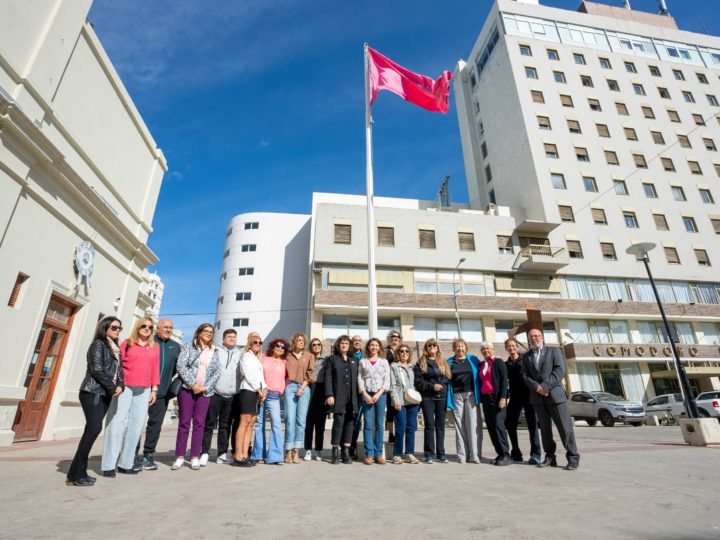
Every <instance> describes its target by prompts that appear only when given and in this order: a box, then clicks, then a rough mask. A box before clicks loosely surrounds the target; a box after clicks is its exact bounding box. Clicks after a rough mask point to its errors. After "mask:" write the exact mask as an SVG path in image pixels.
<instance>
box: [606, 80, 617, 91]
mask: <svg viewBox="0 0 720 540" xmlns="http://www.w3.org/2000/svg"><path fill="white" fill-rule="evenodd" d="M607 84H608V88H609V89H610V91H612V92H619V91H620V85H619V84H618V83H617V81H615V80H613V79H608V80H607Z"/></svg>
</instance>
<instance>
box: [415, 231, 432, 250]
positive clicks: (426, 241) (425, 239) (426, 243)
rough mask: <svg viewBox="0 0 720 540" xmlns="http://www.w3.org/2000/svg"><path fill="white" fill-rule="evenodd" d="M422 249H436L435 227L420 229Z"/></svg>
mask: <svg viewBox="0 0 720 540" xmlns="http://www.w3.org/2000/svg"><path fill="white" fill-rule="evenodd" d="M418 236H419V241H420V249H435V231H434V230H433V229H418Z"/></svg>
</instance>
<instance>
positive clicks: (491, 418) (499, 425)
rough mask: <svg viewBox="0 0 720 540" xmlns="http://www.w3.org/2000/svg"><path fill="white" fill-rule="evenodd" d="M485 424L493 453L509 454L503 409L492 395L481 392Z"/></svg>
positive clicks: (504, 455) (500, 455) (501, 455)
mask: <svg viewBox="0 0 720 540" xmlns="http://www.w3.org/2000/svg"><path fill="white" fill-rule="evenodd" d="M480 401H481V403H482V408H483V415H485V425H486V426H487V430H488V433H489V434H490V440H491V441H492V444H493V447H494V448H495V453H496V454H497V455H498V457H506V456H510V445H509V444H508V438H507V431H506V429H505V409H501V408H500V407H499V406H498V402H497V401H495V398H494V397H493V396H492V395H488V394H483V395H482V396H481V397H480Z"/></svg>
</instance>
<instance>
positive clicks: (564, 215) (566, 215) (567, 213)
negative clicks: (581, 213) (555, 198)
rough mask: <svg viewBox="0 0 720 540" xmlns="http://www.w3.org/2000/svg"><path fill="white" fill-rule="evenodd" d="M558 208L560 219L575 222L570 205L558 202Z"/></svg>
mask: <svg viewBox="0 0 720 540" xmlns="http://www.w3.org/2000/svg"><path fill="white" fill-rule="evenodd" d="M558 210H559V211H560V221H564V222H566V223H575V215H574V214H573V210H572V206H568V205H565V204H558Z"/></svg>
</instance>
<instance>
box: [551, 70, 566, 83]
mask: <svg viewBox="0 0 720 540" xmlns="http://www.w3.org/2000/svg"><path fill="white" fill-rule="evenodd" d="M553 77H554V78H555V82H557V83H562V84H565V83H566V82H567V80H566V79H565V74H564V73H563V72H562V71H553Z"/></svg>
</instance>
